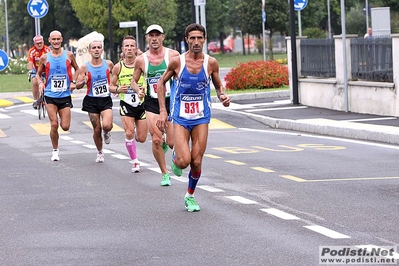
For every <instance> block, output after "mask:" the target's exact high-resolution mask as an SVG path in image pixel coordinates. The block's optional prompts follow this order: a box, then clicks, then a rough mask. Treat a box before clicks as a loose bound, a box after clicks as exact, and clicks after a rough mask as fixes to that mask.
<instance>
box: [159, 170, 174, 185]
mask: <svg viewBox="0 0 399 266" xmlns="http://www.w3.org/2000/svg"><path fill="white" fill-rule="evenodd" d="M170 185H172V183H171V182H170V175H169V173H166V174H164V175H162V182H161V186H163V187H165V186H170Z"/></svg>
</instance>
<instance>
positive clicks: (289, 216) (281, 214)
mask: <svg viewBox="0 0 399 266" xmlns="http://www.w3.org/2000/svg"><path fill="white" fill-rule="evenodd" d="M260 210H261V211H263V212H266V213H268V214H271V215H274V216H276V217H278V218H281V219H284V220H299V219H300V218H299V217H297V216H295V215H292V214H289V213H286V212H283V211H281V210H278V209H275V208H269V209H260Z"/></svg>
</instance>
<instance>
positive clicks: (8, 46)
mask: <svg viewBox="0 0 399 266" xmlns="http://www.w3.org/2000/svg"><path fill="white" fill-rule="evenodd" d="M0 3H1V0H0ZM4 10H5V17H6V45H7V55H8V56H10V41H9V40H8V12H7V0H4Z"/></svg>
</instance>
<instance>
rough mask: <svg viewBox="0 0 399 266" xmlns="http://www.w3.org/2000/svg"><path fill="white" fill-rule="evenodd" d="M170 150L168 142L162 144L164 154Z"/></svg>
mask: <svg viewBox="0 0 399 266" xmlns="http://www.w3.org/2000/svg"><path fill="white" fill-rule="evenodd" d="M168 149H169V146H168V144H166V142H162V150H163V153H166V152H167V151H168Z"/></svg>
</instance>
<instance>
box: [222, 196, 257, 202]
mask: <svg viewBox="0 0 399 266" xmlns="http://www.w3.org/2000/svg"><path fill="white" fill-rule="evenodd" d="M226 198H228V199H231V200H234V201H237V202H239V203H242V204H258V203H257V202H256V201H253V200H250V199H246V198H244V197H241V196H226Z"/></svg>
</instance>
